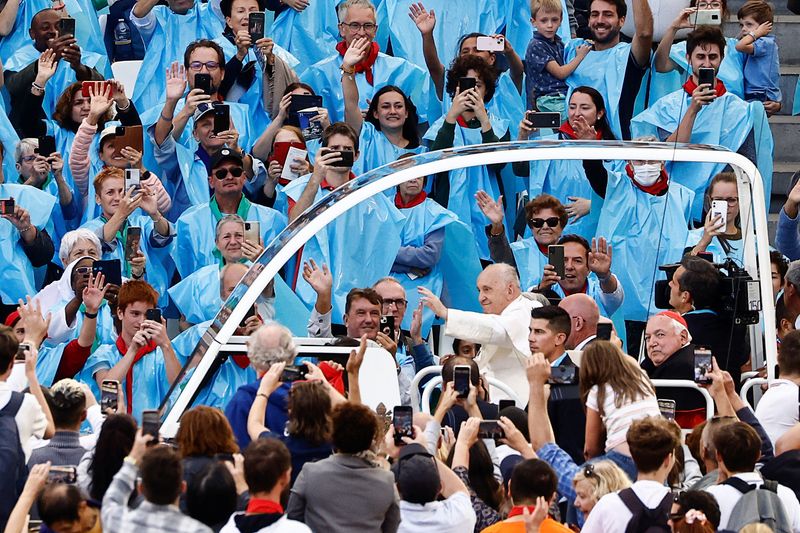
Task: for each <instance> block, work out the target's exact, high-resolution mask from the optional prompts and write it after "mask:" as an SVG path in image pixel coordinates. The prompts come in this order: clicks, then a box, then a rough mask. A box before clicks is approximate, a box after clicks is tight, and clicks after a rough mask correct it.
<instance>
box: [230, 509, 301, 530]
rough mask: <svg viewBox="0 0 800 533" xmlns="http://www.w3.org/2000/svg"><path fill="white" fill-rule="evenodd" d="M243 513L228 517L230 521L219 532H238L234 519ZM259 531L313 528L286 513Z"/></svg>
mask: <svg viewBox="0 0 800 533" xmlns="http://www.w3.org/2000/svg"><path fill="white" fill-rule="evenodd" d="M242 514H244V513H233V514H232V515H231V517H230V518H229V519H228V523H227V524H225V525H224V526H223V527H222V529H220V530H219V533H238V532H239V528H238V527H236V522H235V521H234V520H235V519H236V517H237V516H239V515H242ZM258 533H311V529H310V528H309V527H308V526H307V525H305V524H304V523H302V522H298V521H297V520H289V519H288V518H286V515H284V516H282V517H281V518H280V519H279V520H278V521H277V522H275V523H274V524H272V525H270V526H267V527H265V528H261V529H259V530H258Z"/></svg>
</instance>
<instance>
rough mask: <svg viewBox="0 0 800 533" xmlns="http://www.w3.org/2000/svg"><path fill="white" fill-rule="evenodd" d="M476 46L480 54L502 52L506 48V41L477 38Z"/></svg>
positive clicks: (500, 37)
mask: <svg viewBox="0 0 800 533" xmlns="http://www.w3.org/2000/svg"><path fill="white" fill-rule="evenodd" d="M476 46H477V48H478V51H480V52H502V51H503V50H505V48H506V39H505V37H503V36H502V35H501V36H499V37H489V36H488V35H487V36H485V37H478V39H477V43H476Z"/></svg>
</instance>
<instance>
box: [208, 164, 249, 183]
mask: <svg viewBox="0 0 800 533" xmlns="http://www.w3.org/2000/svg"><path fill="white" fill-rule="evenodd" d="M228 174H230V175H231V176H233V177H234V178H238V177H239V176H241V175H242V174H244V169H242V168H241V167H233V168H218V169H217V170H215V171H214V177H215V178H217V179H218V180H220V181H222V180H224V179H225V178H226V177H227V176H228Z"/></svg>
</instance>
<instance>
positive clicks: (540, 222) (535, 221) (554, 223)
mask: <svg viewBox="0 0 800 533" xmlns="http://www.w3.org/2000/svg"><path fill="white" fill-rule="evenodd" d="M560 223H561V221H560V220H559V219H558V217H548V218H532V219H531V227H532V228H541V227H542V226H544V225H545V224H547V225H548V226H550V227H551V228H555V227H558V225H559V224H560Z"/></svg>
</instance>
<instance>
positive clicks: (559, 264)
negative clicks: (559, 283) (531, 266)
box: [547, 244, 565, 279]
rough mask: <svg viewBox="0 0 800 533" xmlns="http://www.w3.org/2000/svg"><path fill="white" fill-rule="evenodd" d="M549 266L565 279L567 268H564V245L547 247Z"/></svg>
mask: <svg viewBox="0 0 800 533" xmlns="http://www.w3.org/2000/svg"><path fill="white" fill-rule="evenodd" d="M547 264H548V265H550V266H552V267H553V268H554V269H555V271H556V275H557V276H558V277H559V278H561V279H564V275H565V266H564V245H563V244H551V245H550V246H548V247H547Z"/></svg>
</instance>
